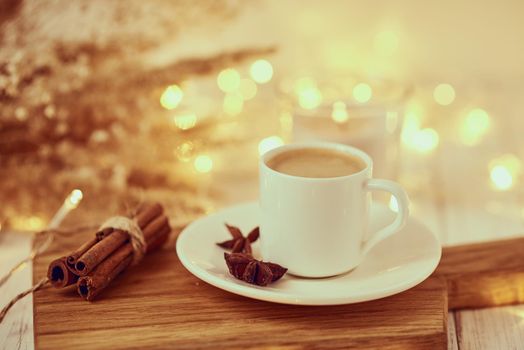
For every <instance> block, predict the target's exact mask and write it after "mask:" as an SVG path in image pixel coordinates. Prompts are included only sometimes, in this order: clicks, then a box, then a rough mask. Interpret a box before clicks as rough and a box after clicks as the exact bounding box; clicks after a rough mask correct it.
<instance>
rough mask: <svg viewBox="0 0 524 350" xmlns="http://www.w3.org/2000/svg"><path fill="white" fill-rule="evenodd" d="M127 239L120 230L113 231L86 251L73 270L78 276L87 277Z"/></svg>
mask: <svg viewBox="0 0 524 350" xmlns="http://www.w3.org/2000/svg"><path fill="white" fill-rule="evenodd" d="M128 239H129V236H128V234H127V233H126V232H125V231H122V230H114V231H112V232H111V234H110V235H109V236H107V237H105V238H104V239H102V240H100V241H99V242H98V243H97V244H95V245H93V246H92V247H91V248H90V249H89V250H88V251H86V252H85V253H84V254H83V255H82V256H81V257H80V258H79V259H78V261H77V262H76V264H75V270H76V273H77V274H78V275H80V276H85V275H87V274H88V273H89V272H90V271H91V270H93V269H94V268H95V267H96V266H97V265H98V264H100V263H101V262H102V261H103V260H104V259H105V258H107V257H108V256H109V255H110V254H111V253H113V252H114V251H115V250H117V249H118V247H120V246H121V245H123V244H124V243H125V242H126V241H127V240H128Z"/></svg>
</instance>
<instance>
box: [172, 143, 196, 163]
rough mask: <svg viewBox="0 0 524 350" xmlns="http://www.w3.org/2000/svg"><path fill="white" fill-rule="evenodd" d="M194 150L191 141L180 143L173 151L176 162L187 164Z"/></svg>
mask: <svg viewBox="0 0 524 350" xmlns="http://www.w3.org/2000/svg"><path fill="white" fill-rule="evenodd" d="M194 150H195V145H194V144H193V142H191V141H185V142H182V143H181V144H180V145H178V146H177V147H176V149H175V156H176V157H177V159H178V160H180V161H182V162H184V163H187V162H189V161H190V160H191V158H192V157H193V152H194Z"/></svg>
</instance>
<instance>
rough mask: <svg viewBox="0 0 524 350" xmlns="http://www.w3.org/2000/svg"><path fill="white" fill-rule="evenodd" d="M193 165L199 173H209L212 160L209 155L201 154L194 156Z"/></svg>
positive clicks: (211, 167)
mask: <svg viewBox="0 0 524 350" xmlns="http://www.w3.org/2000/svg"><path fill="white" fill-rule="evenodd" d="M193 165H194V167H195V170H196V171H198V172H199V173H209V172H210V171H211V170H212V169H213V160H212V159H211V157H209V156H207V155H205V154H202V155H199V156H198V157H196V158H195V161H194V163H193Z"/></svg>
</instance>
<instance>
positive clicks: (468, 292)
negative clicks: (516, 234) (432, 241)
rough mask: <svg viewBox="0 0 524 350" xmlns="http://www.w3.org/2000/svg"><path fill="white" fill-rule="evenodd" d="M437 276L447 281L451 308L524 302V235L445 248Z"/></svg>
mask: <svg viewBox="0 0 524 350" xmlns="http://www.w3.org/2000/svg"><path fill="white" fill-rule="evenodd" d="M433 276H436V277H441V278H443V279H444V280H445V281H446V284H447V290H448V306H449V308H450V309H451V310H453V309H464V308H482V307H489V306H500V305H508V304H517V303H522V302H524V238H515V239H507V240H500V241H492V242H485V243H476V244H468V245H462V246H455V247H447V248H444V250H443V252H442V260H441V262H440V264H439V266H438V268H437V271H435V273H434V274H433Z"/></svg>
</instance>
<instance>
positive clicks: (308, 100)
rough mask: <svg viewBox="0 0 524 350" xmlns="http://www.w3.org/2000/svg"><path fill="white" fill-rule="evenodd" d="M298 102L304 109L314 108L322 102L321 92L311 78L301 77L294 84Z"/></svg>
mask: <svg viewBox="0 0 524 350" xmlns="http://www.w3.org/2000/svg"><path fill="white" fill-rule="evenodd" d="M295 93H296V95H297V97H298V104H299V105H300V107H302V108H304V109H315V108H317V107H318V106H319V105H320V104H321V103H322V93H321V92H320V90H319V89H318V87H317V84H316V83H315V81H314V80H313V79H311V78H302V79H299V80H297V82H296V84H295Z"/></svg>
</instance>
